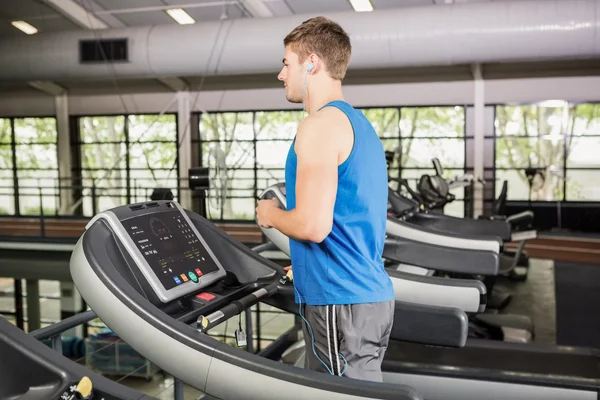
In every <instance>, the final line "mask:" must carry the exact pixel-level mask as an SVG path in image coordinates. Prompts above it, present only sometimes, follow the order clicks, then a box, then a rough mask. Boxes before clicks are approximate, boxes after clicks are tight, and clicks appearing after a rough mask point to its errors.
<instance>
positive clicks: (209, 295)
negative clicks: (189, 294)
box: [196, 292, 215, 301]
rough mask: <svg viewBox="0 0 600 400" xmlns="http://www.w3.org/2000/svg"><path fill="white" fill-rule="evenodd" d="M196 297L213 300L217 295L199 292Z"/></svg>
mask: <svg viewBox="0 0 600 400" xmlns="http://www.w3.org/2000/svg"><path fill="white" fill-rule="evenodd" d="M196 297H197V298H199V299H202V300H206V301H211V300H212V299H214V298H215V295H214V294H210V293H206V292H204V293H200V294H197V295H196Z"/></svg>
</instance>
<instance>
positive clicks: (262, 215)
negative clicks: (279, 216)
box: [256, 199, 281, 228]
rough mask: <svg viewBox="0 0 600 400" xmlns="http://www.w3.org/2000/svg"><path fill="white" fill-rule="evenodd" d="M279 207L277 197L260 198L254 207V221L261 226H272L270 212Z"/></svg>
mask: <svg viewBox="0 0 600 400" xmlns="http://www.w3.org/2000/svg"><path fill="white" fill-rule="evenodd" d="M278 208H281V204H280V203H279V200H277V199H269V200H260V201H259V202H258V207H256V221H257V222H258V225H260V226H262V227H263V228H272V227H273V223H272V222H271V217H270V213H271V211H272V210H273V209H278Z"/></svg>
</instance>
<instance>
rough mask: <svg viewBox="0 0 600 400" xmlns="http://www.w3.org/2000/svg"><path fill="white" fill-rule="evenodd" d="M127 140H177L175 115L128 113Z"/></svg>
mask: <svg viewBox="0 0 600 400" xmlns="http://www.w3.org/2000/svg"><path fill="white" fill-rule="evenodd" d="M128 118H129V142H131V143H133V142H148V141H168V142H173V143H176V142H177V123H176V122H175V115H173V114H166V115H158V114H154V115H130V116H129V117H128Z"/></svg>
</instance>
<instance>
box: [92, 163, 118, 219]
mask: <svg viewBox="0 0 600 400" xmlns="http://www.w3.org/2000/svg"><path fill="white" fill-rule="evenodd" d="M90 172H94V173H96V174H98V175H99V176H102V177H104V176H106V177H105V178H104V179H102V180H99V181H98V182H97V186H96V189H95V197H94V196H93V191H92V185H93V181H92V180H91V179H90V178H89V177H90ZM82 173H83V176H84V179H83V186H84V190H83V196H84V200H83V213H84V215H86V216H91V215H93V214H94V211H93V208H92V198H95V199H96V210H95V213H98V212H100V211H104V210H107V209H109V208H113V207H117V206H122V205H125V204H126V203H127V197H126V194H127V189H126V184H127V181H126V176H125V171H121V170H112V171H110V172H108V171H105V170H101V171H86V170H82Z"/></svg>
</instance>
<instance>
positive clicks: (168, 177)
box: [130, 169, 187, 202]
mask: <svg viewBox="0 0 600 400" xmlns="http://www.w3.org/2000/svg"><path fill="white" fill-rule="evenodd" d="M130 177H131V178H130V187H131V196H132V202H140V201H148V200H150V196H151V195H152V192H153V191H154V189H156V188H168V189H170V190H171V192H172V193H173V197H174V198H177V196H178V194H177V193H178V192H177V172H176V171H174V170H173V171H169V170H160V169H155V170H131V171H130ZM182 184H183V182H182ZM186 187H187V186H186Z"/></svg>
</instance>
